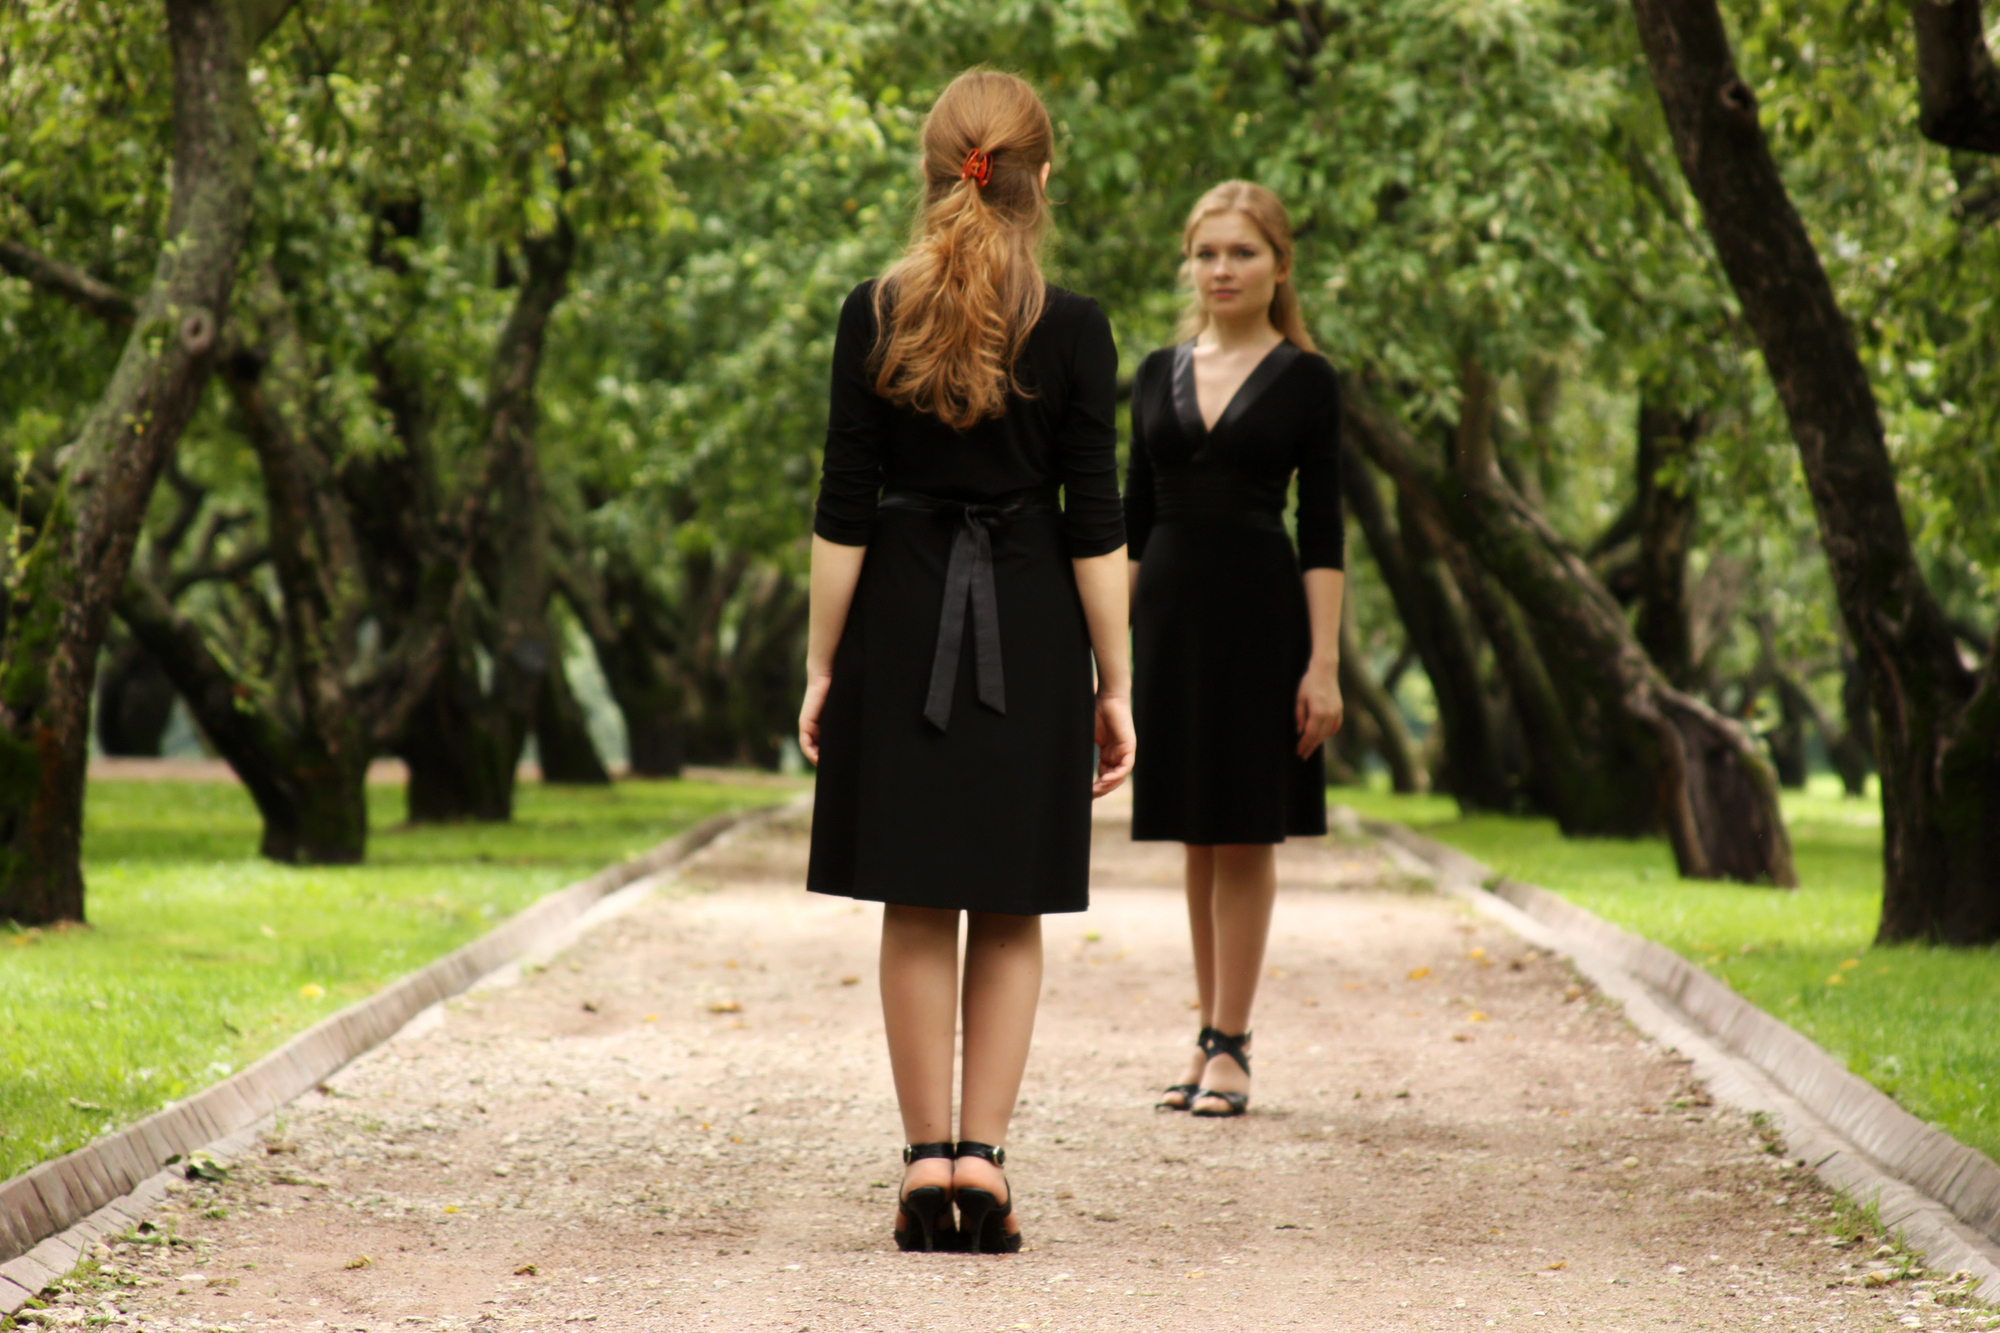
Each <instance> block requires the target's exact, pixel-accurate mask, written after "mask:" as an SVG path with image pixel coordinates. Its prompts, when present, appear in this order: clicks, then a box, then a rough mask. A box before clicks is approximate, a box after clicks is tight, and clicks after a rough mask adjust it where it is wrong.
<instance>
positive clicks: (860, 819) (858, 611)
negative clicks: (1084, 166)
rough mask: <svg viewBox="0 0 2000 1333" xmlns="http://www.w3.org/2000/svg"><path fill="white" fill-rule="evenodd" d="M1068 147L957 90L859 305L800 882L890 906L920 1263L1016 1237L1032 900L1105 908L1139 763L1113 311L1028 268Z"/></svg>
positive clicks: (836, 395) (899, 1066) (818, 642)
mask: <svg viewBox="0 0 2000 1333" xmlns="http://www.w3.org/2000/svg"><path fill="white" fill-rule="evenodd" d="M1053 147H1054V135H1053V133H1052V131H1051V128H1050V124H1049V116H1048V112H1047V111H1046V110H1044V109H1043V107H1042V104H1041V101H1040V100H1039V99H1038V98H1037V97H1036V96H1035V94H1034V91H1033V90H1032V89H1030V88H1029V87H1028V85H1027V84H1025V83H1023V82H1022V81H1021V80H1019V79H1016V78H1013V77H1011V76H1008V75H1004V74H996V73H992V72H990V71H986V70H974V71H971V72H969V73H966V74H963V75H960V76H959V77H958V78H957V79H956V80H954V81H953V82H952V84H951V86H950V87H948V88H946V89H945V91H944V92H943V94H942V95H940V96H939V98H938V100H937V103H936V105H935V106H933V107H932V108H931V113H930V116H929V118H928V119H926V121H925V122H924V131H923V162H922V172H923V182H924V186H923V199H922V204H921V213H920V216H919V219H918V223H917V228H916V235H915V237H914V238H913V239H912V241H911V242H910V246H909V249H908V250H907V251H906V252H905V253H904V255H903V257H902V259H900V260H899V261H898V262H897V263H896V264H894V265H893V266H891V268H890V269H889V271H888V272H887V273H886V274H884V275H883V276H882V278H881V279H880V280H879V281H875V282H867V283H863V284H862V285H861V286H859V287H857V288H855V290H854V291H853V293H851V294H850V295H849V296H848V298H847V303H846V305H845V306H844V307H843V308H842V310H841V314H840V326H839V331H838V334H837V335H836V338H835V342H834V352H833V401H832V410H831V414H830V417H829V420H828V423H827V437H826V464H825V471H824V474H823V476H822V479H821V483H820V497H819V510H818V515H817V517H816V519H815V521H814V524H813V533H814V535H813V556H812V618H811V628H810V630H809V631H808V642H807V649H806V698H805V706H804V708H803V709H802V710H801V712H800V715H799V745H800V748H801V749H803V750H804V751H805V754H806V757H807V758H809V759H811V760H812V761H813V762H814V763H816V764H818V765H819V790H818V796H817V798H816V805H815V808H814V812H813V830H812V863H811V867H810V869H809V871H808V874H807V887H808V888H810V889H811V890H812V891H813V892H815V893H831V894H842V895H845V896H847V897H851V898H862V899H869V900H872V901H875V902H880V903H882V904H884V906H883V909H882V960H881V981H882V1015H883V1019H884V1021H885V1024H886V1026H887V1029H888V1037H889V1063H890V1066H891V1067H892V1069H893V1070H894V1073H895V1080H896V1097H897V1101H898V1102H899V1103H900V1104H901V1107H902V1115H903V1131H904V1135H905V1138H906V1140H907V1144H908V1146H906V1147H905V1148H904V1150H903V1161H904V1164H905V1167H904V1174H903V1184H902V1189H901V1192H900V1194H899V1197H898V1212H897V1219H896V1230H895V1235H896V1242H897V1244H898V1245H900V1246H901V1247H902V1248H904V1249H906V1250H909V1249H920V1250H931V1249H938V1248H948V1247H957V1246H963V1247H965V1248H969V1249H971V1250H973V1251H975V1252H979V1251H984V1252H988V1253H992V1252H996V1251H1013V1250H1018V1249H1019V1248H1020V1246H1021V1237H1020V1226H1019V1223H1018V1222H1017V1221H1016V1220H1015V1218H1014V1217H1013V1198H1012V1195H1011V1192H1010V1191H1009V1189H1008V1186H1007V1180H1006V1177H1005V1176H1004V1175H1003V1174H1002V1171H1001V1168H1002V1167H1003V1166H1004V1165H1005V1162H1006V1153H1005V1152H1004V1150H1003V1145H1004V1144H1005V1142H1006V1138H1007V1126H1008V1121H1009V1120H1010V1118H1011V1117H1012V1114H1013V1110H1014V1103H1015V1099H1016V1097H1017V1096H1018V1094H1019V1091H1020V1083H1021V1070H1022V1067H1023V1066H1024V1065H1025V1064H1026V1062H1027V1058H1028V1043H1029V1038H1030V1035H1031V1034H1032V1032H1033V1030H1034V1023H1035V1007H1036V1004H1037V1001H1038V1000H1039V998H1040V994H1041V981H1042V936H1041V915H1042V913H1044V912H1080V911H1082V910H1083V909H1084V908H1085V907H1086V906H1088V897H1089V895H1088V880H1089V861H1090V803H1091V799H1092V797H1093V796H1101V795H1103V794H1104V793H1106V792H1108V791H1111V790H1112V789H1113V788H1115V787H1117V786H1118V784H1119V783H1120V782H1121V781H1123V780H1124V777H1125V775H1126V773H1127V772H1129V771H1130V769H1131V766H1132V755H1133V750H1134V745H1133V739H1132V716H1131V707H1130V702H1129V700H1130V690H1131V685H1130V676H1131V670H1130V665H1129V661H1128V651H1129V650H1128V647H1127V642H1126V593H1127V589H1126V578H1125V527H1124V518H1123V515H1122V513H1121V511H1120V508H1119V501H1118V475H1117V461H1116V445H1117V442H1116V435H1115V426H1114V416H1113V413H1114V405H1113V404H1114V395H1115V379H1116V375H1117V368H1118V355H1117V351H1116V349H1115V348H1114V347H1113V346H1112V342H1111V329H1110V325H1109V323H1108V322H1107V321H1106V319H1105V317H1104V313H1103V312H1102V311H1101V310H1099V309H1098V307H1097V305H1096V303H1095V302H1093V301H1090V300H1088V299H1086V298H1084V297H1081V296H1075V295H1072V294H1071V293H1069V292H1066V291H1063V290H1062V289H1060V288H1057V287H1052V286H1048V285H1047V284H1045V283H1044V282H1043V280H1042V275H1041V271H1040V268H1039V266H1038V265H1037V262H1036V251H1037V248H1038V245H1039V242H1040V240H1041V237H1042V233H1043V230H1044V226H1045V223H1046V221H1047V218H1048V196H1047V194H1046V187H1047V183H1048V175H1049V166H1050V162H1051V159H1052V151H1053ZM1058 488H1060V489H1061V491H1062V499H1063V503H1062V504H1061V505H1058V503H1057V491H1058ZM864 557H865V559H864ZM1093 651H1094V652H1095V657H1096V672H1095V681H1094V682H1093V679H1092V654H1093ZM1093 738H1094V739H1095V741H1096V743H1097V745H1098V746H1100V747H1101V751H1100V753H1099V756H1098V757H1097V758H1096V759H1095V761H1093V757H1092V750H1091V746H1092V741H1093ZM1093 762H1094V763H1095V780H1094V782H1093ZM960 912H963V913H965V917H966V939H965V967H964V975H963V980H962V982H961V978H960V972H959V960H958V919H959V913H960ZM961 993H962V995H963V1003H964V1070H963V1075H962V1079H961V1085H960V1086H961V1092H960V1100H959V1108H958V1122H957V1134H956V1135H955V1136H954V1134H953V1124H952V1056H953V1050H952V1048H953V1044H954V1042H953V1039H954V1028H955V1026H956V1023H957V1019H958V1016H959V1002H960V997H961ZM954 1204H955V1205H956V1209H957V1223H956V1225H954V1223H953V1220H952V1209H953V1205H954Z"/></svg>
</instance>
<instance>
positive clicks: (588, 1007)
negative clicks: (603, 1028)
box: [583, 1000, 597, 1014]
mask: <svg viewBox="0 0 2000 1333" xmlns="http://www.w3.org/2000/svg"><path fill="white" fill-rule="evenodd" d="M583 1012H585V1013H586V1014H594V1013H596V1012H597V1001H595V1000H585V1001H584V1002H583Z"/></svg>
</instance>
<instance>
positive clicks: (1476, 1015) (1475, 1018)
mask: <svg viewBox="0 0 2000 1333" xmlns="http://www.w3.org/2000/svg"><path fill="white" fill-rule="evenodd" d="M1465 1021H1466V1022H1468V1023H1484V1022H1485V1021H1486V1015H1485V1014H1482V1013H1480V1012H1479V1011H1478V1010H1477V1009H1474V1010H1473V1011H1472V1012H1471V1013H1469V1014H1467V1015H1466V1016H1465Z"/></svg>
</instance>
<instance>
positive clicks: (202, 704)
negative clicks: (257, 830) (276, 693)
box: [118, 576, 368, 865]
mask: <svg viewBox="0 0 2000 1333" xmlns="http://www.w3.org/2000/svg"><path fill="white" fill-rule="evenodd" d="M118 614H119V617H120V618H121V619H123V620H124V622H125V625H126V627H127V628H128V629H130V630H131V631H132V634H133V637H134V638H136V639H138V640H139V641H140V642H141V643H143V644H144V645H145V646H146V648H147V650H148V651H149V652H151V653H152V654H153V656H154V657H156V658H157V659H158V660H159V662H160V665H161V667H162V668H163V669H164V670H165V671H166V673H167V675H168V676H169V677H171V678H172V680H173V682H174V686H175V688H176V689H178V690H179V691H180V695H181V697H182V698H183V699H185V700H186V701H187V705H188V709H189V711H190V712H192V713H193V714H194V717H195V721H196V722H198V723H199V724H200V725H201V729H202V731H203V732H204V733H205V734H206V735H207V736H208V739H209V743H210V744H212V745H214V746H215V748H216V750H217V752H219V753H220V754H221V755H222V757H223V758H224V759H225V760H227V761H228V763H229V766H230V768H232V769H233V770H235V772H236V776H237V777H238V778H240V779H241V780H242V782H243V786H244V788H245V789H246V790H247V791H249V793H250V799H251V800H253V801H255V802H256V804H257V813H258V814H259V815H261V816H262V817H263V820H264V834H263V838H262V840H261V842H260V843H259V846H258V851H259V853H260V854H261V855H263V856H265V857H268V858H269V859H271V860H273V861H280V862H283V863H285V864H287V865H352V864H355V863H358V862H359V861H360V860H361V859H362V856H363V854H364V853H365V852H366V850H367V845H368V799H367V795H368V794H367V789H366V783H367V777H368V752H367V750H366V749H365V748H360V749H357V750H354V751H348V752H340V753H331V754H330V753H329V752H328V751H327V750H326V749H325V748H324V747H322V746H319V745H317V744H315V741H316V739H317V738H316V737H314V736H313V735H312V734H311V733H309V732H307V733H303V734H302V733H300V732H298V731H296V730H294V729H293V728H292V727H290V726H288V725H287V724H286V723H285V722H284V721H281V720H280V719H279V717H278V716H277V714H276V711H275V710H274V709H273V708H272V707H271V706H270V703H269V701H268V700H267V699H266V698H265V691H263V690H260V689H259V688H257V682H254V681H244V680H240V679H238V678H237V676H236V674H235V673H234V672H233V671H232V670H231V669H230V668H229V667H228V666H226V665H224V664H223V662H222V660H221V659H220V658H218V657H217V656H216V655H215V653H214V652H213V651H211V650H210V648H209V646H208V642H207V639H206V638H205V636H204V635H203V634H202V632H201V630H200V629H199V628H198V627H197V626H196V625H195V624H194V622H192V621H190V620H189V619H188V618H187V617H185V616H183V615H181V614H180V613H179V612H178V611H176V610H175V609H174V606H173V603H171V602H169V601H168V600H167V598H166V595H165V594H164V593H162V592H161V591H160V590H159V589H157V588H155V587H153V586H152V585H151V584H150V583H148V582H147V581H146V580H144V579H142V578H139V577H136V576H135V577H133V578H130V579H128V580H127V581H126V584H125V587H124V589H123V590H122V591H121V593H120V595H119V599H118ZM342 760H345V762H341V761H342Z"/></svg>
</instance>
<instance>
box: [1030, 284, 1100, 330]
mask: <svg viewBox="0 0 2000 1333" xmlns="http://www.w3.org/2000/svg"><path fill="white" fill-rule="evenodd" d="M1042 324H1043V325H1044V326H1045V327H1047V328H1050V329H1057V330H1083V329H1095V328H1100V327H1102V328H1107V329H1108V328H1110V327H1111V318H1110V316H1108V315H1106V314H1105V313H1104V307H1103V306H1101V305H1099V304H1098V303H1097V301H1096V300H1095V298H1093V297H1089V296H1085V295H1084V294H1083V293H1082V292H1073V291H1071V290H1070V289H1069V288H1067V287H1058V286H1056V285H1055V284H1054V283H1053V282H1051V283H1048V284H1046V285H1045V286H1044V288H1043V294H1042Z"/></svg>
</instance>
